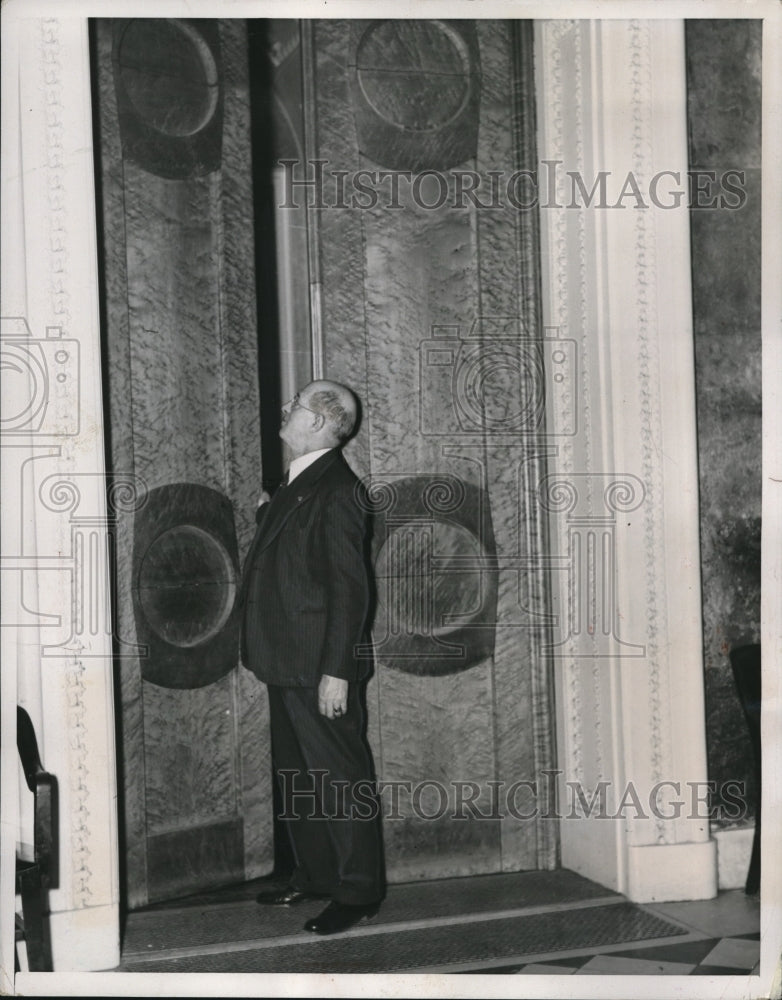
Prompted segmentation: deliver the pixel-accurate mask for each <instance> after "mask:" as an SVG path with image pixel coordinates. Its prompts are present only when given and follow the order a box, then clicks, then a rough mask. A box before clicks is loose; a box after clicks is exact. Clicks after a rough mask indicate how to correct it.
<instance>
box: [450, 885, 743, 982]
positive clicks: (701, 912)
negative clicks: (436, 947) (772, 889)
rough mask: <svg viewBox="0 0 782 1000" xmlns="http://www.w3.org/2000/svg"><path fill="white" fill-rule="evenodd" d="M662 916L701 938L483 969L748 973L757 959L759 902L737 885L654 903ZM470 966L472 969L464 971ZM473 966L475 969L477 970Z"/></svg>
mask: <svg viewBox="0 0 782 1000" xmlns="http://www.w3.org/2000/svg"><path fill="white" fill-rule="evenodd" d="M647 908H648V909H650V910H652V911H653V912H655V913H658V914H659V915H660V916H663V917H668V918H670V919H672V920H676V921H677V922H678V923H681V924H684V925H686V926H687V927H688V928H690V930H691V931H692V932H694V933H695V935H696V936H697V935H703V937H702V938H701V939H700V940H688V941H684V942H681V943H679V942H672V943H666V944H664V945H655V943H654V942H653V941H647V942H644V943H643V944H641V945H640V946H639V945H634V946H633V947H631V948H622V949H621V950H616V951H615V950H613V949H612V950H611V952H610V953H608V954H606V953H605V950H602V951H598V952H594V953H590V954H582V955H575V956H571V957H564V956H552V957H551V958H547V959H538V960H536V961H534V962H529V963H523V962H522V963H514V964H513V965H504V966H497V967H495V968H491V969H486V968H482V969H481V970H480V971H481V972H482V973H493V974H499V975H501V974H504V975H515V974H521V975H548V976H551V975H561V976H571V975H581V976H589V975H602V976H605V975H625V976H626V975H648V976H666V975H668V976H719V975H747V974H752V973H753V972H756V971H757V968H758V964H759V960H760V931H759V929H758V927H759V920H760V904H759V900H758V899H757V897H748V896H745V895H744V893H743V892H741V891H740V890H734V891H730V892H721V893H720V894H719V896H718V897H717V898H716V899H710V900H702V901H697V902H686V903H658V904H656V905H654V906H649V907H647ZM464 971H470V970H464ZM476 971H477V970H476Z"/></svg>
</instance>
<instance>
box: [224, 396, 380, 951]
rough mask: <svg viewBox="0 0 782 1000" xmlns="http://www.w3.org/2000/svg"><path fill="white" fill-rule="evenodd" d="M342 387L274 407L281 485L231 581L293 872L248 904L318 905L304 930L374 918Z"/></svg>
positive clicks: (353, 504) (358, 550)
mask: <svg viewBox="0 0 782 1000" xmlns="http://www.w3.org/2000/svg"><path fill="white" fill-rule="evenodd" d="M356 410H357V407H356V399H355V397H354V395H353V393H352V392H351V391H350V390H349V389H347V388H346V387H345V386H343V385H340V384H338V383H336V382H327V381H317V382H311V383H310V384H309V385H308V386H306V387H305V388H304V389H302V390H301V391H300V392H298V393H297V394H296V395H295V396H294V397H293V399H292V400H291V401H290V403H288V404H286V405H285V407H283V417H282V423H281V427H280V437H281V438H282V440H283V441H284V442H285V444H286V445H287V446H288V452H289V454H290V457H291V461H290V467H289V470H288V476H287V482H286V481H285V480H284V481H283V485H282V486H281V487H280V488H279V489H278V491H277V492H276V493H275V495H274V498H273V499H272V500H271V502H265V501H267V500H268V497H267V495H266V494H262V498H261V499H262V504H261V506H260V507H259V510H258V514H257V517H256V520H257V522H258V526H257V530H256V533H255V538H254V539H253V543H252V547H251V549H250V552H249V555H248V557H247V561H246V564H245V575H244V581H243V591H244V594H243V603H244V624H243V630H242V661H243V663H244V664H245V666H247V667H248V668H249V669H250V670H252V671H253V673H254V674H255V675H256V676H257V677H259V678H260V679H261V680H262V681H264V682H265V683H266V685H267V686H268V693H269V712H270V719H271V737H272V756H273V761H274V770H275V775H276V778H277V780H278V782H279V783H280V789H281V792H282V801H283V808H284V813H283V816H284V818H285V820H286V823H287V827H288V830H289V833H290V839H291V844H292V847H293V854H294V858H295V864H296V867H295V870H294V872H293V875H292V877H291V880H290V884H289V885H288V887H287V888H285V889H284V890H282V891H269V892H263V893H261V894H260V895H259V896H258V902H259V903H263V904H267V905H271V906H291V905H293V904H295V903H298V902H301V901H304V900H308V899H313V898H328V899H330V903H329V904H328V906H327V907H326V908H325V909H324V910H323V911H322V912H321V913H320V914H319V915H318V916H316V917H314V918H313V919H311V920H308V921H307V922H306V923H305V925H304V927H305V929H306V930H310V931H314V932H315V933H317V934H334V933H336V932H338V931H343V930H346V929H347V928H349V927H351V926H352V925H353V924H356V923H358V921H359V920H361V919H362V918H363V917H370V916H373V915H374V914H375V913H376V912H377V909H378V906H379V903H380V899H381V896H382V862H381V848H380V834H379V826H378V821H377V815H376V808H373V806H375V805H376V800H374V799H373V798H372V794H371V791H372V782H371V763H370V758H369V753H368V749H367V747H366V745H365V743H364V738H363V725H364V719H363V710H362V707H361V699H360V690H359V688H360V682H361V680H363V679H364V676H365V674H366V671H367V666H366V661H365V660H361V659H358V658H357V657H356V652H355V651H356V647H357V645H358V644H359V643H360V642H361V641H362V639H363V637H364V630H365V627H366V624H367V623H366V618H367V613H368V608H369V580H368V575H367V567H366V561H365V535H366V521H365V513H364V510H363V508H362V505H361V503H360V500H359V495H358V492H357V486H358V481H357V479H356V477H355V475H354V474H353V472H352V471H351V469H350V467H349V466H348V465H347V463H346V462H345V460H344V458H343V457H342V454H341V452H340V450H339V448H340V445H342V444H343V443H344V442H345V441H346V440H347V438H348V437H349V436H350V434H351V433H352V431H353V428H354V425H355V422H356Z"/></svg>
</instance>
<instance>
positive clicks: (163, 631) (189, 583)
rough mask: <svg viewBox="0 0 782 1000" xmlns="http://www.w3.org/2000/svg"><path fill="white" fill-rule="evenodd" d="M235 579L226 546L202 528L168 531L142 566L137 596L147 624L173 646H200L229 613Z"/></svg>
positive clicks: (223, 622)
mask: <svg viewBox="0 0 782 1000" xmlns="http://www.w3.org/2000/svg"><path fill="white" fill-rule="evenodd" d="M235 596H236V579H235V576H234V568H233V565H232V562H231V558H230V556H229V555H228V553H227V552H226V550H225V548H224V547H223V546H222V545H221V544H220V542H218V541H217V539H215V538H213V537H212V536H211V535H209V534H207V533H206V532H205V531H203V530H202V529H201V528H196V527H194V526H193V525H189V524H182V525H178V526H176V527H174V528H169V529H168V531H164V532H163V534H161V535H159V536H158V537H157V538H156V539H155V540H154V542H153V543H152V544H151V545H150V547H149V550H148V551H147V554H146V556H145V557H144V559H143V560H142V563H141V573H140V576H139V597H140V600H141V606H142V608H143V609H144V613H145V615H146V618H147V621H148V622H149V624H150V626H151V628H152V629H153V630H154V631H155V633H156V634H157V635H159V636H160V638H161V639H164V640H165V641H166V642H169V643H171V644H172V645H173V646H180V647H184V648H187V647H190V646H198V645H200V644H201V643H203V642H206V641H207V640H209V639H211V638H212V637H213V636H215V635H217V633H218V632H219V631H220V630H221V629H222V627H223V626H224V625H225V623H226V622H227V621H228V616H229V615H230V614H231V609H232V607H233V603H234V598H235Z"/></svg>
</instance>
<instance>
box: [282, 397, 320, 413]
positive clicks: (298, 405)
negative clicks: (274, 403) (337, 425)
mask: <svg viewBox="0 0 782 1000" xmlns="http://www.w3.org/2000/svg"><path fill="white" fill-rule="evenodd" d="M300 396H301V393H299V392H297V393H296V395H295V396H294V397H293V399H289V400H288V402H287V403H284V404H283V407H282V408H283V410H289V411H290V412H291V413H292V412H293V411H294V410H307V411H308V412H309V413H314V414H315V416H316V417H322V416H323V414H322V413H318V411H317V410H313V409H312V408H311V407H309V406H305V405H304V403H302V402H301V399H300V398H299V397H300Z"/></svg>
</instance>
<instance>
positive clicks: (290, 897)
mask: <svg viewBox="0 0 782 1000" xmlns="http://www.w3.org/2000/svg"><path fill="white" fill-rule="evenodd" d="M323 898H324V897H323V896H319V895H318V894H317V893H314V892H303V891H302V890H301V889H294V888H293V886H291V885H289V886H286V887H285V888H284V889H270V890H269V891H268V892H259V893H258V895H257V896H256V897H255V900H256V902H257V903H261V904H262V905H263V906H293V905H294V904H295V903H303V902H304V901H305V900H307V899H323Z"/></svg>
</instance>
